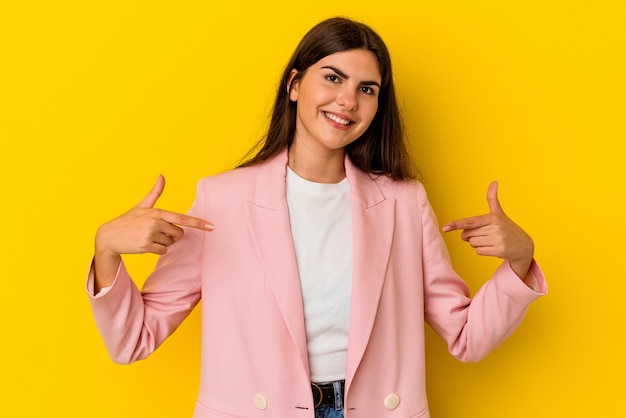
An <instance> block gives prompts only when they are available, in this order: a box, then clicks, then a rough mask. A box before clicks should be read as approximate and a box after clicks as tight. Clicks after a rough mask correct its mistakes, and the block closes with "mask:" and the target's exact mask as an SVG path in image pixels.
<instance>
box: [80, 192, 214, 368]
mask: <svg viewBox="0 0 626 418" xmlns="http://www.w3.org/2000/svg"><path fill="white" fill-rule="evenodd" d="M203 202H204V193H203V191H202V188H201V183H199V185H198V193H197V196H196V200H195V201H194V203H193V205H192V206H191V208H190V210H189V211H188V213H189V214H190V215H191V216H195V217H199V218H203V219H206V218H205V213H204V211H205V209H204V207H205V205H204V203H203ZM184 231H185V233H184V235H183V237H182V238H181V239H180V240H179V241H178V242H176V243H175V244H173V245H171V246H170V247H168V251H167V253H166V254H165V255H163V256H161V257H160V258H159V260H158V262H157V265H156V268H155V270H154V272H153V273H152V274H151V275H150V276H149V277H148V279H147V280H146V281H145V283H144V285H143V288H142V290H141V291H140V290H139V289H138V288H137V286H136V285H135V283H134V282H133V281H132V280H131V277H130V275H129V274H128V272H127V270H126V267H125V265H124V263H123V262H122V263H121V264H120V267H119V269H118V272H117V276H116V278H115V281H114V282H113V285H112V286H111V288H110V289H109V290H108V291H107V292H106V293H104V294H101V295H97V296H94V295H93V294H92V293H91V292H89V291H88V292H87V293H88V297H89V301H90V304H91V308H92V311H93V315H94V318H95V321H96V325H97V327H98V330H99V332H100V335H101V336H102V339H103V340H104V343H105V345H106V348H107V351H108V353H109V355H110V356H111V358H112V359H113V361H115V362H116V363H121V364H128V363H132V362H133V361H136V360H141V359H144V358H146V357H147V356H148V355H150V354H151V353H152V352H153V351H154V350H155V349H156V348H157V347H158V346H159V345H161V343H163V341H164V340H165V339H166V338H167V337H168V336H170V335H171V334H172V333H173V332H174V331H175V330H176V328H178V326H179V325H180V324H181V322H182V321H183V320H184V319H185V318H186V317H187V316H188V315H189V313H190V312H191V311H192V310H193V308H194V307H195V306H196V305H197V303H198V301H199V300H200V296H201V287H202V286H201V271H202V249H203V242H204V235H203V234H205V233H206V232H205V231H201V230H198V229H194V228H184ZM93 274H94V269H93V263H92V266H91V268H90V271H89V277H88V279H87V280H88V284H87V288H88V290H89V288H90V286H89V283H91V282H92V281H93Z"/></svg>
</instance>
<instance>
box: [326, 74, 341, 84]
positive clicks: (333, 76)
mask: <svg viewBox="0 0 626 418" xmlns="http://www.w3.org/2000/svg"><path fill="white" fill-rule="evenodd" d="M326 80H328V81H330V82H331V83H339V76H338V75H336V74H328V75H327V76H326Z"/></svg>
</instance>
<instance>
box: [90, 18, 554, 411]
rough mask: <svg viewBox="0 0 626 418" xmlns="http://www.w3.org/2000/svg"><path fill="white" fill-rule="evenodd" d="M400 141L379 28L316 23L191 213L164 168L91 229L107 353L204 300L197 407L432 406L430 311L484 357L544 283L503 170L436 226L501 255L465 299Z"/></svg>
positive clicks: (124, 351) (447, 333)
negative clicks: (254, 148)
mask: <svg viewBox="0 0 626 418" xmlns="http://www.w3.org/2000/svg"><path fill="white" fill-rule="evenodd" d="M403 139H404V137H403V132H402V126H401V121H400V117H399V112H398V108H397V104H396V98H395V92H394V86H393V77H392V73H391V62H390V58H389V54H388V51H387V48H386V46H385V44H384V42H383V41H382V39H381V38H380V37H379V36H378V35H377V34H376V33H375V32H374V31H372V30H371V29H370V28H369V27H367V26H366V25H363V24H361V23H357V22H353V21H351V20H348V19H343V18H334V19H329V20H326V21H323V22H321V23H320V24H318V25H317V26H315V27H314V28H313V29H312V30H311V31H310V32H309V33H307V34H306V35H305V37H304V38H303V39H302V41H301V42H300V44H299V45H298V47H297V49H296V51H295V52H294V55H293V57H292V59H291V60H290V62H289V64H288V65H287V67H286V69H285V72H284V74H283V76H282V79H281V83H280V86H279V89H278V92H277V96H276V101H275V104H274V110H273V114H272V119H271V123H270V127H269V130H268V133H267V135H266V136H265V138H264V140H263V141H262V144H261V147H260V149H259V151H258V152H257V153H256V155H254V156H253V157H252V158H250V159H249V160H248V161H247V162H246V163H244V164H243V166H242V167H239V168H237V169H234V170H231V171H229V172H226V173H222V174H220V175H217V176H213V177H208V178H205V179H203V180H201V181H200V182H199V184H198V189H197V197H196V200H195V202H194V204H193V205H192V207H191V209H190V210H189V213H188V214H187V215H182V214H176V213H172V212H168V211H164V210H159V209H154V208H153V206H154V204H155V203H156V201H157V199H158V197H159V196H160V194H161V192H162V191H163V187H164V180H163V178H161V177H160V178H159V180H158V182H157V184H156V186H155V187H154V189H153V190H152V191H151V192H150V193H149V194H148V195H147V196H146V197H145V198H144V200H142V202H141V203H140V204H139V205H138V206H137V207H135V208H133V209H131V210H130V211H129V212H127V213H125V214H123V215H122V216H120V217H119V218H117V219H114V220H113V221H111V222H109V223H107V224H105V225H103V226H102V227H101V228H100V229H99V230H98V233H97V235H96V251H95V256H94V261H93V265H92V269H91V271H90V276H89V279H88V287H89V291H90V300H91V303H92V307H93V311H94V316H95V318H96V322H97V324H98V328H99V330H100V332H101V334H102V336H103V339H104V341H105V343H106V346H107V349H108V350H109V353H110V355H111V356H112V358H113V359H114V360H115V361H117V362H120V363H130V362H132V361H135V360H137V359H141V358H145V357H146V356H148V355H149V354H150V353H151V352H152V351H153V350H154V349H156V347H158V346H159V345H160V344H161V343H162V342H163V341H164V340H165V338H167V337H168V336H169V335H170V334H171V333H172V332H173V331H174V330H175V329H176V327H177V326H178V325H179V324H180V323H181V321H182V320H183V319H184V318H185V317H186V316H187V315H188V314H189V312H190V311H191V310H192V309H193V307H194V306H195V305H196V304H197V302H198V301H199V299H200V297H201V296H202V298H203V308H202V309H203V312H202V344H203V345H202V370H201V384H200V391H199V396H198V402H197V405H196V409H195V413H194V417H196V418H209V417H211V418H215V417H256V416H259V417H260V416H264V417H300V416H301V417H316V418H321V417H343V416H345V417H349V418H356V417H367V418H371V417H383V416H394V417H429V412H428V405H427V400H426V391H425V387H424V384H425V379H424V321H427V322H428V323H429V324H430V325H431V326H432V327H433V328H434V329H435V330H436V331H437V333H438V334H439V335H440V336H441V337H442V338H443V339H444V340H445V341H446V342H447V343H448V346H449V349H450V352H451V353H452V354H453V355H454V356H455V357H457V358H459V359H460V360H462V361H477V360H479V359H481V358H482V357H484V356H485V355H486V354H487V353H489V352H490V351H491V350H492V349H494V348H495V347H496V346H497V345H498V344H499V343H501V342H502V341H503V340H504V339H505V338H506V337H507V336H508V335H509V334H510V333H511V332H512V331H513V330H514V329H515V328H516V327H517V325H518V324H519V323H520V322H521V320H522V317H523V315H524V313H525V311H526V309H527V307H528V305H529V304H530V303H531V302H532V301H533V300H535V299H536V298H537V297H539V296H540V295H541V294H544V293H545V292H546V285H545V281H544V279H543V276H542V274H541V271H540V270H539V268H538V266H537V265H536V263H535V262H534V261H533V243H532V240H531V239H530V237H528V235H527V234H526V233H525V232H524V231H523V230H522V229H521V228H519V227H518V226H517V225H515V223H513V222H512V221H511V220H510V219H509V218H508V217H507V216H506V215H505V214H504V212H503V211H502V209H501V207H500V205H499V203H498V199H497V184H496V183H493V184H492V185H491V186H490V188H489V191H488V201H489V206H490V213H489V214H487V215H483V216H478V217H472V218H467V219H462V220H458V221H454V222H451V223H449V224H447V225H445V226H444V228H443V230H444V231H451V230H455V229H462V230H463V232H462V238H463V239H465V240H467V241H468V242H469V243H470V245H472V246H473V247H475V248H476V251H477V252H478V253H479V254H482V255H490V256H495V257H500V258H503V259H504V262H503V264H502V265H501V266H500V267H499V268H498V270H497V271H496V272H495V274H494V275H493V277H492V278H491V279H490V280H489V281H487V282H486V283H485V284H484V285H483V286H482V288H481V289H480V290H479V292H477V294H476V295H475V296H474V298H473V299H470V298H469V292H468V289H467V286H466V285H465V283H464V282H463V281H462V280H461V279H460V278H459V277H458V276H457V275H456V273H454V271H453V270H452V268H451V266H450V261H449V258H448V253H447V250H446V248H445V245H444V242H443V239H442V237H441V234H440V233H439V231H438V227H437V222H436V219H435V216H434V214H433V212H432V210H431V207H430V205H429V203H428V200H427V197H426V193H425V191H424V188H423V186H422V185H421V184H420V183H419V182H418V181H416V180H414V179H413V172H412V169H411V164H410V161H409V159H408V153H407V151H406V146H405V143H404V140H403ZM205 219H210V220H211V222H209V221H206V220H205ZM214 225H215V228H214ZM140 252H152V253H156V254H162V255H163V256H162V257H161V258H160V259H159V262H158V264H157V268H156V270H155V271H154V272H153V274H152V275H151V276H150V277H149V278H148V280H147V281H146V283H145V284H144V287H143V289H142V291H141V292H140V291H139V290H138V289H137V288H136V286H135V285H134V283H133V282H132V280H131V279H130V278H129V276H128V273H127V272H126V270H125V268H124V264H123V262H122V261H121V254H127V253H140Z"/></svg>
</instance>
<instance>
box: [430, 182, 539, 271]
mask: <svg viewBox="0 0 626 418" xmlns="http://www.w3.org/2000/svg"><path fill="white" fill-rule="evenodd" d="M487 202H488V203H489V213H488V214H486V215H481V216H473V217H470V218H464V219H458V220H455V221H452V222H449V223H447V224H446V225H444V226H443V228H442V230H443V232H450V231H454V230H459V229H461V230H463V232H462V233H461V239H463V240H464V241H467V242H468V243H469V244H470V245H471V246H472V247H474V248H475V249H476V253H477V254H479V255H486V256H492V257H499V258H503V259H505V260H508V261H509V263H510V265H511V268H512V269H513V271H514V272H515V274H517V275H518V276H519V277H520V278H521V279H525V278H526V275H527V274H528V269H529V268H530V264H531V262H532V259H533V254H534V249H535V246H534V244H533V240H532V238H531V237H530V236H529V235H528V234H527V233H526V232H525V231H524V230H523V229H522V228H520V227H519V226H518V225H517V224H515V222H513V221H512V220H511V218H509V217H508V216H507V215H506V214H505V213H504V211H503V210H502V206H500V201H499V200H498V182H496V181H494V182H492V183H491V184H490V185H489V189H488V191H487Z"/></svg>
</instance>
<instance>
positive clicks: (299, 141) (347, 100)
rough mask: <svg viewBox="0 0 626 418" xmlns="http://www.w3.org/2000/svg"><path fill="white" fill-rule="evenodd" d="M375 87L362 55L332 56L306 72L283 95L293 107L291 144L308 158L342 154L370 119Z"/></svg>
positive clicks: (371, 65)
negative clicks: (316, 154)
mask: <svg viewBox="0 0 626 418" xmlns="http://www.w3.org/2000/svg"><path fill="white" fill-rule="evenodd" d="M296 73H297V71H296V70H293V71H292V73H291V79H293V77H294V76H295V75H296ZM290 81H291V80H290ZM380 84H381V74H380V70H379V68H378V60H377V59H376V56H375V55H374V54H373V53H372V52H371V51H368V50H365V49H352V50H348V51H343V52H337V53H334V54H331V55H328V56H326V57H324V58H322V59H321V60H319V61H318V62H316V63H315V64H313V65H312V66H310V67H309V68H308V69H307V71H306V73H305V74H304V76H303V77H302V78H301V79H299V80H294V81H293V83H292V84H291V87H290V91H289V98H290V99H291V101H294V102H296V103H297V114H296V134H295V138H294V144H296V146H298V148H306V149H309V150H311V151H314V152H324V151H339V150H341V151H343V148H344V147H345V146H346V145H348V144H350V143H351V142H353V141H355V140H356V139H358V138H359V137H360V136H361V135H362V134H363V133H364V132H365V131H366V130H367V128H368V127H369V125H370V123H371V122H372V120H373V119H374V116H375V115H376V110H377V109H378V94H379V92H380ZM302 145H304V147H302Z"/></svg>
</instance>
